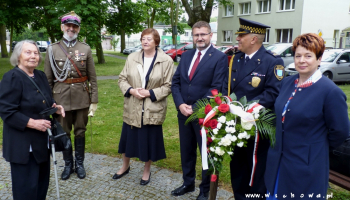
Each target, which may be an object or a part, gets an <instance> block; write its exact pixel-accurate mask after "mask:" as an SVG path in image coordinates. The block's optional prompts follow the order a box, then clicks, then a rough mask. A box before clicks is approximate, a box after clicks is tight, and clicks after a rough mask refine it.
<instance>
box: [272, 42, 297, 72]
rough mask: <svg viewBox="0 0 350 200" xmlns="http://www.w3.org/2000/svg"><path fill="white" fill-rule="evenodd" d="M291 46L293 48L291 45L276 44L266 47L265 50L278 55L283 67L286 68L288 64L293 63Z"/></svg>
mask: <svg viewBox="0 0 350 200" xmlns="http://www.w3.org/2000/svg"><path fill="white" fill-rule="evenodd" d="M292 46H293V44H292V43H276V44H273V45H270V46H267V47H266V49H267V50H270V51H272V52H273V53H276V54H278V55H280V56H281V58H282V60H283V62H284V66H285V67H286V66H288V65H289V64H290V63H293V62H294V57H293V52H292Z"/></svg>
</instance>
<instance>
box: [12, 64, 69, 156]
mask: <svg viewBox="0 0 350 200" xmlns="http://www.w3.org/2000/svg"><path fill="white" fill-rule="evenodd" d="M16 69H17V70H19V71H20V72H22V73H23V74H25V75H26V77H28V79H29V80H30V81H31V82H32V83H33V84H34V86H35V87H36V88H37V89H38V91H39V92H40V94H41V95H42V96H43V97H44V99H45V102H46V104H47V105H48V106H49V107H48V108H46V109H45V110H43V111H41V112H40V113H39V115H40V116H41V118H43V119H47V120H50V121H51V132H52V137H50V142H52V143H54V145H55V151H56V152H59V151H66V150H69V149H71V148H72V143H71V141H70V139H69V137H68V136H67V133H66V132H65V131H64V130H63V127H62V126H61V124H60V123H59V122H58V121H57V120H56V119H55V118H56V117H57V114H55V113H56V111H57V108H53V107H51V106H50V105H49V102H48V101H47V99H46V97H45V95H44V94H43V93H42V91H41V90H40V88H39V87H38V85H37V84H36V83H35V82H34V81H33V79H32V78H30V77H29V76H28V75H27V74H26V73H25V72H24V71H22V70H21V69H20V68H18V67H17V68H16ZM50 116H52V118H51V117H50Z"/></svg>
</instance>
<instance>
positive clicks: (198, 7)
mask: <svg viewBox="0 0 350 200" xmlns="http://www.w3.org/2000/svg"><path fill="white" fill-rule="evenodd" d="M181 1H182V4H183V6H184V7H185V10H186V13H187V14H188V22H187V24H188V25H189V26H191V27H192V26H193V25H194V24H195V23H196V22H198V21H205V22H208V23H209V22H210V16H211V11H212V8H213V5H214V4H213V3H214V0H208V1H207V3H206V5H205V9H203V7H202V4H201V3H202V2H201V0H193V8H192V9H191V6H190V4H189V3H188V0H181Z"/></svg>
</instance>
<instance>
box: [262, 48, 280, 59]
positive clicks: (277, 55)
mask: <svg viewBox="0 0 350 200" xmlns="http://www.w3.org/2000/svg"><path fill="white" fill-rule="evenodd" d="M266 52H267V53H269V54H271V55H272V56H273V57H276V58H280V57H281V56H280V55H279V54H277V53H275V52H272V51H270V50H267V51H266Z"/></svg>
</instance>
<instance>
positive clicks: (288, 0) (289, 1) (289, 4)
mask: <svg viewBox="0 0 350 200" xmlns="http://www.w3.org/2000/svg"><path fill="white" fill-rule="evenodd" d="M294 8H295V0H280V10H294Z"/></svg>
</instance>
